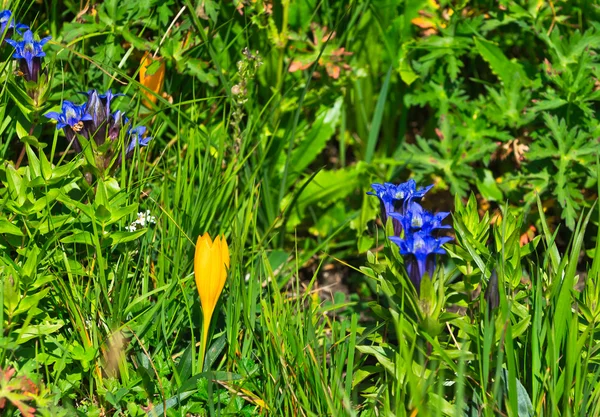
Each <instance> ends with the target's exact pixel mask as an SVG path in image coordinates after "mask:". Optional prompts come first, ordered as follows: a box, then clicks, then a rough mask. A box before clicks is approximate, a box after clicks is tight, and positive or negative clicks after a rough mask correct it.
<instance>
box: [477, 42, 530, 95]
mask: <svg viewBox="0 0 600 417" xmlns="http://www.w3.org/2000/svg"><path fill="white" fill-rule="evenodd" d="M475 47H476V48H477V51H478V52H479V54H480V55H481V57H482V58H483V59H484V60H485V61H486V62H487V63H488V64H490V68H491V69H492V71H493V72H494V74H496V75H497V76H498V78H500V80H501V81H502V82H503V83H504V84H505V85H508V84H511V83H518V84H528V83H529V79H528V78H527V76H526V75H525V71H523V68H521V65H519V64H517V63H514V62H511V61H510V60H509V59H508V58H507V57H506V56H505V55H504V53H503V52H502V50H501V49H500V48H499V47H498V46H496V45H494V44H493V43H492V42H489V41H487V40H485V39H481V38H477V37H476V38H475Z"/></svg>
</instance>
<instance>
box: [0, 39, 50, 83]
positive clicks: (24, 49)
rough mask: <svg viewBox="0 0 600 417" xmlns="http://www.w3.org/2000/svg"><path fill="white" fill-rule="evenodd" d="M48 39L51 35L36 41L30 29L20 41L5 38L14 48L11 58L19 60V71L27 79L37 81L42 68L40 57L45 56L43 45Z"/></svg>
mask: <svg viewBox="0 0 600 417" xmlns="http://www.w3.org/2000/svg"><path fill="white" fill-rule="evenodd" d="M50 39H51V37H50V36H48V37H47V38H44V39H42V40H40V41H36V40H34V39H33V32H31V31H30V30H27V31H26V32H25V33H24V34H23V40H22V41H20V42H17V41H15V40H12V39H6V42H8V43H9V44H10V45H12V46H13V47H14V48H15V53H14V54H13V58H15V59H18V60H19V66H20V69H21V72H22V73H23V76H24V77H25V79H26V80H27V81H34V82H37V80H38V76H39V73H40V70H41V68H42V58H43V57H45V56H46V54H45V53H44V49H43V47H44V45H45V44H46V42H48V41H49V40H50Z"/></svg>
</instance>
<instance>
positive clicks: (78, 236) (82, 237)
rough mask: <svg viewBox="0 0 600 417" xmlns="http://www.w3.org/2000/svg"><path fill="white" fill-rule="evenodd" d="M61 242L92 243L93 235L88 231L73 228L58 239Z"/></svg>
mask: <svg viewBox="0 0 600 417" xmlns="http://www.w3.org/2000/svg"><path fill="white" fill-rule="evenodd" d="M60 241H61V242H62V243H83V244H85V245H91V246H93V245H94V236H93V235H92V234H91V233H90V232H85V231H83V230H77V229H73V233H72V234H71V235H69V236H66V237H63V238H62V239H61V240H60Z"/></svg>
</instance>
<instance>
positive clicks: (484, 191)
mask: <svg viewBox="0 0 600 417" xmlns="http://www.w3.org/2000/svg"><path fill="white" fill-rule="evenodd" d="M476 183H477V188H478V189H479V192H480V193H481V196H482V197H483V198H485V199H486V200H488V201H502V200H503V198H504V196H503V195H502V191H501V190H500V188H499V187H498V184H497V183H496V180H495V179H494V175H493V174H492V171H490V170H489V169H485V170H483V180H480V179H477V180H476Z"/></svg>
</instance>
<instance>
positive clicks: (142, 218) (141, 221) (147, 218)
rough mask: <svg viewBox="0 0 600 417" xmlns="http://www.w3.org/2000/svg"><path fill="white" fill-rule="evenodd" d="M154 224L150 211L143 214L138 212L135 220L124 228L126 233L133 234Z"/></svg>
mask: <svg viewBox="0 0 600 417" xmlns="http://www.w3.org/2000/svg"><path fill="white" fill-rule="evenodd" d="M150 224H156V217H154V216H152V213H151V212H150V210H146V211H145V212H143V211H140V212H139V213H138V215H137V219H135V220H134V221H133V223H131V224H130V225H129V226H125V229H126V230H127V231H128V232H135V231H137V230H138V229H141V228H143V227H146V225H150Z"/></svg>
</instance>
